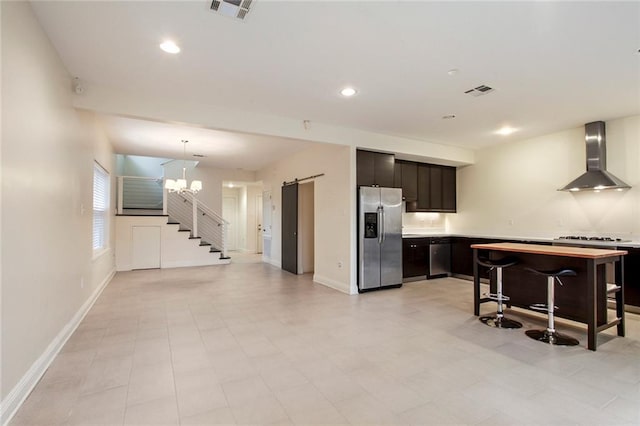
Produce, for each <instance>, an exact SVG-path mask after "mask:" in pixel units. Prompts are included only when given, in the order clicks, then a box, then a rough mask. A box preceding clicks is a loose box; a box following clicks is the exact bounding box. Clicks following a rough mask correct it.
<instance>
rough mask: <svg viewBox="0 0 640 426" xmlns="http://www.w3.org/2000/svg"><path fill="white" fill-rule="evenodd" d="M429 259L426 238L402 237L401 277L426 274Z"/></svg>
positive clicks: (427, 240)
mask: <svg viewBox="0 0 640 426" xmlns="http://www.w3.org/2000/svg"><path fill="white" fill-rule="evenodd" d="M428 260H429V239H428V238H403V239H402V277H403V278H411V277H419V276H426V275H427V262H428Z"/></svg>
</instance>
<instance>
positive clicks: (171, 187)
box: [164, 139, 202, 194]
mask: <svg viewBox="0 0 640 426" xmlns="http://www.w3.org/2000/svg"><path fill="white" fill-rule="evenodd" d="M187 143H189V141H187V140H184V139H183V140H182V179H175V180H174V179H167V180H166V181H165V183H164V187H165V188H166V189H167V190H168V191H169V192H179V193H184V192H188V193H190V194H196V193H197V192H198V191H200V190H201V189H202V181H199V180H194V181H193V182H191V186H189V188H187V178H186V175H187V167H186V156H187Z"/></svg>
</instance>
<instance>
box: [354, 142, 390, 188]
mask: <svg viewBox="0 0 640 426" xmlns="http://www.w3.org/2000/svg"><path fill="white" fill-rule="evenodd" d="M356 175H357V178H356V180H357V184H358V186H372V185H378V186H382V187H385V188H393V186H394V175H395V156H394V155H393V154H383V153H379V152H372V151H363V150H360V149H359V150H357V151H356Z"/></svg>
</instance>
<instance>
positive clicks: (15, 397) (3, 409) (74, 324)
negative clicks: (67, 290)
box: [0, 269, 116, 426]
mask: <svg viewBox="0 0 640 426" xmlns="http://www.w3.org/2000/svg"><path fill="white" fill-rule="evenodd" d="M115 273H116V270H115V269H112V270H111V272H109V274H108V275H107V277H106V278H105V279H104V280H103V281H102V282H101V283H100V285H99V286H98V287H97V288H96V289H95V291H94V292H93V294H92V295H91V296H90V297H89V298H88V299H87V301H86V302H84V304H83V305H82V306H81V307H80V309H78V312H76V314H75V315H74V316H73V318H71V320H70V321H69V322H68V323H67V325H65V326H64V327H63V329H62V330H60V333H58V335H57V336H56V337H55V338H54V339H53V341H52V342H51V343H50V344H49V346H48V347H47V349H46V350H45V351H44V352H43V353H42V355H40V357H38V359H37V360H36V361H35V362H34V363H33V364H32V365H31V368H29V370H27V372H26V373H25V375H24V376H22V379H20V381H19V382H18V384H16V385H15V386H14V388H13V389H12V390H11V392H9V394H8V395H7V396H6V398H5V399H4V400H2V401H1V402H0V424H2V425H3V426H6V425H7V424H8V423H9V421H10V420H11V419H12V418H13V416H14V415H15V414H16V412H17V411H18V409H19V408H20V406H21V405H22V403H23V402H24V401H25V399H27V396H29V394H30V393H31V391H32V390H33V388H34V387H35V386H36V385H37V384H38V381H40V379H41V378H42V376H43V375H44V373H45V372H46V371H47V369H48V368H49V366H50V365H51V363H52V362H53V360H54V359H55V357H56V355H58V352H60V350H61V349H62V347H63V346H64V344H65V343H66V342H67V340H69V337H71V335H72V334H73V332H74V331H75V330H76V328H78V326H79V325H80V323H81V322H82V320H83V318H84V317H85V315H87V312H89V309H91V307H92V306H93V304H94V303H95V302H96V300H97V299H98V297H99V296H100V294H101V293H102V290H104V288H105V287H106V286H107V284H109V282H110V281H111V279H112V278H113V276H114V275H115Z"/></svg>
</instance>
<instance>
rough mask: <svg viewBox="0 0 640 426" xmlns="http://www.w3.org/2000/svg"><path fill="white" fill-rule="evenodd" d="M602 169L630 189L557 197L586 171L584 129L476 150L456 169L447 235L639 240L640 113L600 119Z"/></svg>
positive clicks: (570, 193)
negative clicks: (455, 208) (468, 163)
mask: <svg viewBox="0 0 640 426" xmlns="http://www.w3.org/2000/svg"><path fill="white" fill-rule="evenodd" d="M606 133H607V166H608V167H607V168H608V170H609V171H610V172H612V173H613V174H614V175H616V176H618V177H619V178H620V179H622V180H623V181H625V182H626V183H628V184H629V185H631V186H632V189H630V190H627V191H623V192H618V191H602V192H599V193H594V192H580V193H573V192H561V191H557V189H558V188H561V187H563V186H564V185H566V184H567V183H569V182H570V181H571V180H573V179H574V178H576V177H578V175H580V174H582V173H583V172H584V171H585V169H586V166H585V155H586V154H585V144H584V127H578V128H575V129H570V130H567V131H564V132H560V133H554V134H551V135H547V136H542V137H539V138H535V139H530V140H525V141H521V142H517V143H509V144H503V145H497V146H494V147H491V148H487V149H483V150H481V151H479V152H477V153H476V164H474V165H472V166H467V167H464V168H461V169H458V213H457V214H451V215H447V230H448V231H449V232H455V233H479V234H491V235H509V236H526V237H536V236H539V237H557V236H560V235H571V234H579V235H596V234H602V235H611V236H618V237H623V238H635V239H640V116H634V117H629V118H623V119H617V120H611V121H608V122H606Z"/></svg>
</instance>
